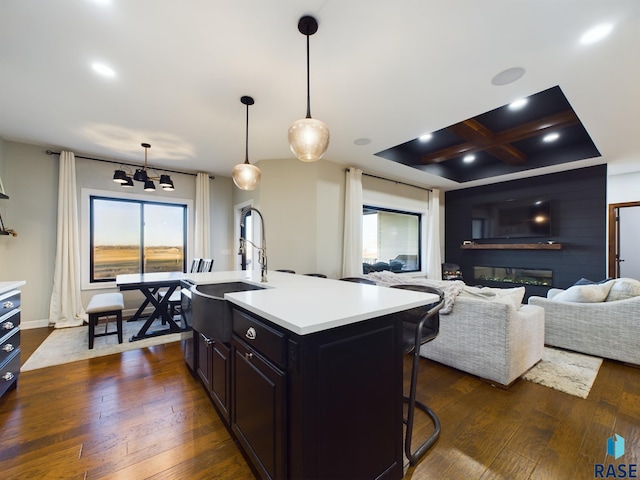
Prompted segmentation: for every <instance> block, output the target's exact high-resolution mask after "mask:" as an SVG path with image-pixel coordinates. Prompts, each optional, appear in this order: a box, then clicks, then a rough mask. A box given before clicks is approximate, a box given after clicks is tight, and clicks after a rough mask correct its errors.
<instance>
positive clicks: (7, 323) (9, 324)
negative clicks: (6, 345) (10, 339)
mask: <svg viewBox="0 0 640 480" xmlns="http://www.w3.org/2000/svg"><path fill="white" fill-rule="evenodd" d="M13 327H15V325H14V324H13V323H11V322H4V323H3V324H2V328H4V329H5V330H11V329H12V328H13Z"/></svg>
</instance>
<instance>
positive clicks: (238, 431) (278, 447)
mask: <svg viewBox="0 0 640 480" xmlns="http://www.w3.org/2000/svg"><path fill="white" fill-rule="evenodd" d="M231 346H232V351H233V367H232V381H231V384H232V385H233V407H232V417H231V418H232V420H231V428H232V430H233V433H235V435H236V438H237V439H238V441H239V442H240V444H241V445H242V446H243V448H244V449H245V452H246V453H247V455H248V456H249V457H250V458H251V461H252V463H253V466H254V467H255V468H256V469H257V470H258V471H259V472H260V475H261V476H262V477H263V478H271V479H277V478H287V476H286V457H285V451H286V450H285V449H286V423H285V410H286V400H285V398H286V397H285V392H286V374H285V372H283V371H282V370H280V369H279V368H278V367H277V366H276V365H274V364H273V363H271V362H270V361H269V360H268V359H267V358H265V357H263V356H262V355H260V354H259V353H258V352H257V351H256V350H254V349H252V348H251V347H250V346H249V345H247V344H246V343H244V342H243V341H240V340H239V339H238V337H236V336H234V337H233V338H232V339H231Z"/></svg>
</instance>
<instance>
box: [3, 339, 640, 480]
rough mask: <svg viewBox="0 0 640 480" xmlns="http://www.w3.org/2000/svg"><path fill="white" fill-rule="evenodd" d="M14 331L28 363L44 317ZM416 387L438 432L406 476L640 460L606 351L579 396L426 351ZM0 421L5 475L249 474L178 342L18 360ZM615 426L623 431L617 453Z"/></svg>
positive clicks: (636, 417)
mask: <svg viewBox="0 0 640 480" xmlns="http://www.w3.org/2000/svg"><path fill="white" fill-rule="evenodd" d="M21 334H22V339H21V347H22V348H23V353H22V361H23V363H24V361H25V360H26V358H28V355H30V353H31V352H33V350H35V348H37V346H38V345H39V343H40V342H41V341H42V340H43V339H44V338H45V337H46V335H47V334H48V329H33V330H23V331H22V332H21ZM405 366H406V367H407V368H406V370H407V371H406V374H405V381H408V367H409V356H407V362H406V363H405ZM418 397H419V398H420V399H422V400H424V401H425V403H427V404H428V405H430V406H431V408H433V410H434V411H435V412H436V413H437V414H438V416H439V417H440V421H441V423H442V435H441V437H440V439H439V440H438V442H437V443H436V444H435V446H434V447H433V448H432V449H431V450H430V451H429V452H428V453H427V455H426V456H425V457H424V458H423V459H422V461H421V462H420V463H419V464H418V465H417V466H416V467H412V468H410V469H409V470H408V471H407V474H406V476H405V478H407V479H412V480H421V479H439V480H441V479H456V480H457V479H482V480H485V479H509V480H518V479H588V478H593V477H594V475H593V472H594V470H593V469H594V464H595V463H605V464H606V463H614V464H618V463H627V464H629V463H636V464H637V463H640V459H639V457H640V369H637V368H633V367H629V366H626V365H623V364H621V363H618V362H613V361H608V360H605V361H604V363H603V365H602V367H601V369H600V373H599V374H598V377H597V379H596V382H595V384H594V387H593V389H592V391H591V394H590V395H589V398H588V399H586V400H583V399H580V398H577V397H572V396H570V395H567V394H564V393H561V392H557V391H555V390H552V389H550V388H546V387H543V386H540V385H536V384H534V383H530V382H527V381H524V380H521V381H518V382H516V383H515V384H514V385H513V386H512V387H511V388H510V389H509V390H503V389H500V388H495V387H492V386H491V385H489V384H487V383H485V382H483V381H480V380H478V379H476V378H474V377H471V376H469V375H466V374H464V373H462V372H458V371H456V370H454V369H451V368H448V367H444V366H442V365H439V364H436V363H434V362H430V361H427V360H423V361H422V363H421V371H420V391H419V393H418ZM372 421H375V419H372ZM429 428H430V424H429V422H428V421H427V420H424V421H423V422H422V423H420V424H419V425H418V426H417V428H416V431H415V435H416V438H417V436H418V435H420V434H421V433H422V434H424V432H426V431H428V430H429ZM0 429H1V436H0V477H1V478H3V479H29V480H33V479H49V478H51V479H53V478H55V479H101V478H113V479H120V478H122V479H127V480H131V479H136V480H137V479H147V478H148V479H171V480H173V479H234V480H238V479H252V478H254V475H253V473H252V471H251V469H250V468H249V467H248V465H247V463H246V461H245V459H244V457H243V456H242V454H241V453H240V451H239V449H238V447H237V446H236V444H235V443H234V441H233V440H232V439H231V437H230V435H229V433H228V431H227V430H226V428H225V427H224V425H223V424H222V422H221V421H220V420H219V419H218V416H217V414H216V412H215V409H214V408H213V406H212V404H211V402H210V400H209V398H208V397H207V395H206V393H205V392H204V390H203V389H202V387H201V386H200V385H199V383H198V381H197V380H195V379H194V378H193V377H192V376H191V375H190V374H189V373H188V371H187V369H186V367H185V365H184V362H183V360H182V352H181V349H180V344H179V343H177V342H176V343H172V344H168V345H161V346H157V347H151V348H146V349H140V350H132V351H128V352H124V353H122V354H117V355H111V356H107V357H100V358H95V359H90V360H83V361H79V362H74V363H70V364H67V365H62V366H56V367H50V368H45V369H40V370H34V371H29V372H25V373H23V374H21V376H20V380H19V385H18V389H17V390H15V391H12V392H10V393H8V394H6V395H5V397H3V398H2V399H0ZM614 433H617V434H619V435H621V436H622V437H624V438H625V443H626V453H625V455H624V456H623V457H621V458H620V459H618V460H617V461H616V460H613V458H612V457H608V456H607V455H606V441H607V438H608V437H610V436H612V435H613V434H614Z"/></svg>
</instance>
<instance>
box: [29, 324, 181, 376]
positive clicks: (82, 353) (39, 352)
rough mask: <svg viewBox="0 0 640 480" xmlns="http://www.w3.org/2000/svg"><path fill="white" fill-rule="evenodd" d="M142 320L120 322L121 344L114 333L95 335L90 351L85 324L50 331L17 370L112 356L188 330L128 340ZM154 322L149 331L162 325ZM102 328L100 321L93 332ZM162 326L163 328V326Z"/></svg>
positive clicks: (165, 340) (174, 337) (173, 339)
mask: <svg viewBox="0 0 640 480" xmlns="http://www.w3.org/2000/svg"><path fill="white" fill-rule="evenodd" d="M143 323H144V322H143V321H142V320H141V321H138V322H127V321H124V322H122V327H123V342H122V343H118V336H117V335H108V336H106V337H97V338H96V339H95V340H94V343H93V349H91V350H89V338H88V337H89V335H88V328H89V327H88V326H86V325H84V326H82V327H71V328H60V329H56V330H54V331H53V332H51V334H50V335H49V336H48V337H47V338H46V339H45V341H44V342H42V344H41V345H40V346H39V347H38V348H37V349H36V351H35V352H33V354H32V355H31V356H30V357H29V358H28V359H27V361H26V362H25V363H24V365H23V366H22V368H21V369H20V371H21V372H26V371H28V370H36V369H38V368H44V367H50V366H52V365H60V364H63V363H70V362H75V361H77V360H85V359H87V358H94V357H101V356H103V355H111V354H113V353H120V352H124V351H127V350H134V349H136V348H144V347H150V346H153V345H161V344H163V343H169V342H177V341H178V340H180V339H181V338H182V335H186V334H188V333H190V332H184V333H170V334H167V335H160V336H156V337H149V338H145V339H143V340H138V341H135V342H130V341H129V338H131V337H132V336H133V335H134V334H135V333H137V332H138V331H139V330H140V328H141V327H142V325H143ZM155 323H158V326H156V325H155ZM155 323H154V324H152V325H151V327H150V328H149V330H148V331H149V332H153V331H154V330H157V329H160V328H162V327H160V326H159V323H160V322H159V321H157V322H155ZM103 328H104V326H103V325H102V324H100V325H99V326H98V327H96V333H102V331H103V330H102V329H103ZM114 328H115V325H114V324H111V325H109V329H110V330H111V329H114ZM164 328H166V326H165V327H164Z"/></svg>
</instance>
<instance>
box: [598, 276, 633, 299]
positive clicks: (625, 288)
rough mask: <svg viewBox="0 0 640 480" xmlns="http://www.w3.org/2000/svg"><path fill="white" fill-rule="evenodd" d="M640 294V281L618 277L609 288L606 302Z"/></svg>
mask: <svg viewBox="0 0 640 480" xmlns="http://www.w3.org/2000/svg"><path fill="white" fill-rule="evenodd" d="M639 295H640V281H638V280H635V279H633V278H618V279H616V280H614V281H613V286H612V287H611V290H609V295H607V298H606V300H605V301H606V302H615V301H616V300H626V299H627V298H633V297H637V296H639Z"/></svg>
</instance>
